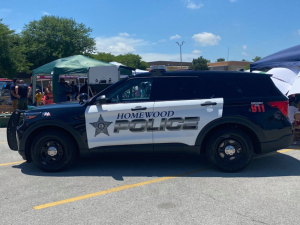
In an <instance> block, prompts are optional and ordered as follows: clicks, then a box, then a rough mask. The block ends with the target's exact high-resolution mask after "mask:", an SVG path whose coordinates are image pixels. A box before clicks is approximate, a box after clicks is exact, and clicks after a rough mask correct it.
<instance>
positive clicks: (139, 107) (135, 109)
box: [131, 106, 147, 111]
mask: <svg viewBox="0 0 300 225" xmlns="http://www.w3.org/2000/svg"><path fill="white" fill-rule="evenodd" d="M146 109H147V107H141V106H137V107H135V108H132V109H131V111H138V110H146Z"/></svg>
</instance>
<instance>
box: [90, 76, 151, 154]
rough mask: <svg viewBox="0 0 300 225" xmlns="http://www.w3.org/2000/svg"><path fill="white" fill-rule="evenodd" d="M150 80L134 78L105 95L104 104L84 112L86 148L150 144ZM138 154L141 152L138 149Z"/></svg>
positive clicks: (93, 106) (91, 107) (91, 106)
mask: <svg viewBox="0 0 300 225" xmlns="http://www.w3.org/2000/svg"><path fill="white" fill-rule="evenodd" d="M152 81H153V79H151V78H134V79H130V80H128V81H126V82H125V83H123V84H122V85H121V86H119V87H117V88H115V89H112V90H110V91H109V92H108V93H106V99H107V103H106V104H102V105H97V104H95V105H90V106H88V107H87V109H86V111H85V118H86V131H87V139H88V147H89V148H90V149H92V148H97V147H105V146H120V147H124V146H126V145H141V144H143V145H151V151H152V144H153V139H152V131H151V130H150V129H149V127H148V120H149V119H152V115H153V105H154V102H153V100H152V98H151V96H152ZM141 151H142V149H141Z"/></svg>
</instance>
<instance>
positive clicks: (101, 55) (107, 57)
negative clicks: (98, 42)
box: [89, 52, 116, 63]
mask: <svg viewBox="0 0 300 225" xmlns="http://www.w3.org/2000/svg"><path fill="white" fill-rule="evenodd" d="M89 56H90V57H91V58H94V59H97V60H100V61H103V62H107V63H110V62H114V61H116V56H115V55H113V54H111V53H105V52H98V53H97V54H90V55H89Z"/></svg>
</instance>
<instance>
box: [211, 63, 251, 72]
mask: <svg viewBox="0 0 300 225" xmlns="http://www.w3.org/2000/svg"><path fill="white" fill-rule="evenodd" d="M251 63H252V62H242V61H227V62H226V61H224V62H215V63H208V64H207V65H208V67H209V69H210V70H211V71H240V70H241V69H244V67H245V66H248V65H250V64H251Z"/></svg>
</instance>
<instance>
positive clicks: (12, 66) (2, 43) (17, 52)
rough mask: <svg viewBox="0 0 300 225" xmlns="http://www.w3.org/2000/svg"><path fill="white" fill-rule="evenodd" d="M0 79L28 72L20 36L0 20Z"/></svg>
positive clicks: (28, 64)
mask: <svg viewBox="0 0 300 225" xmlns="http://www.w3.org/2000/svg"><path fill="white" fill-rule="evenodd" d="M0 59H1V60H0V77H7V78H13V77H14V76H15V73H17V72H26V73H28V72H30V71H29V66H30V63H28V62H27V60H26V57H25V55H24V47H23V46H22V45H21V40H20V36H19V35H18V34H16V33H15V31H14V30H11V29H9V27H8V26H7V25H5V24H4V23H2V20H1V19H0Z"/></svg>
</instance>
